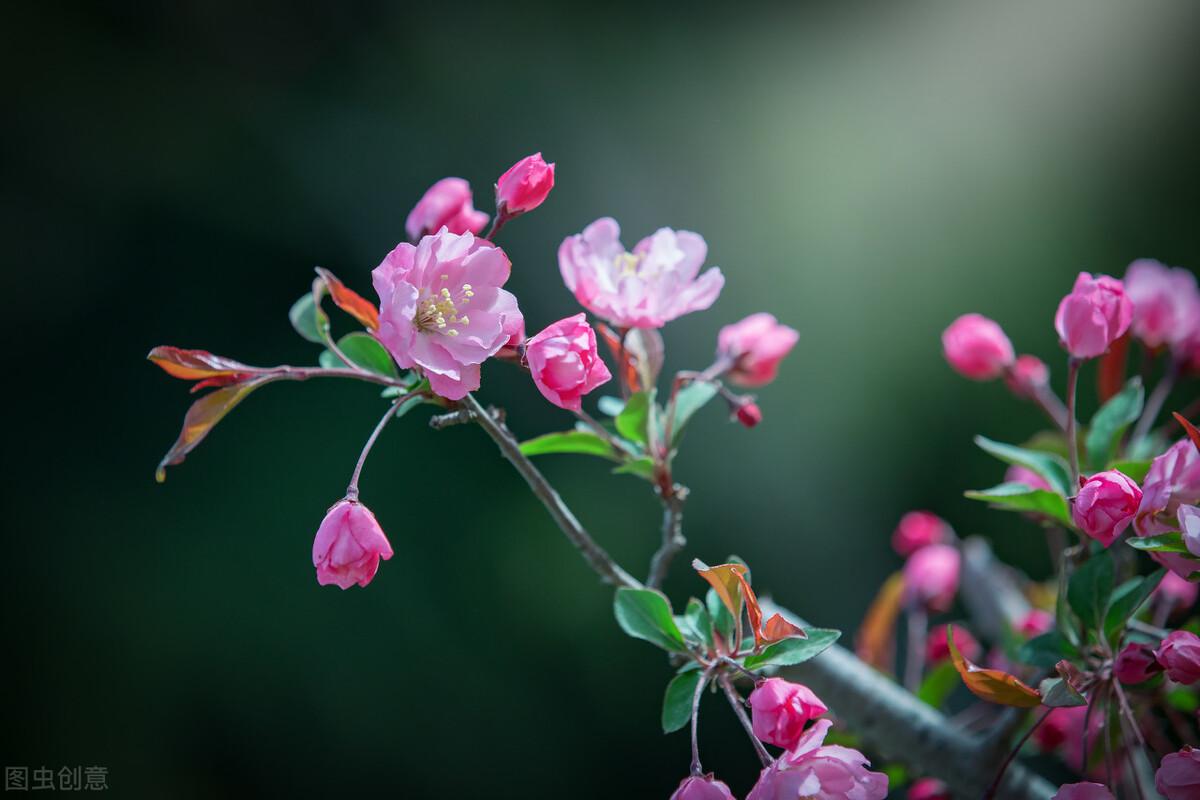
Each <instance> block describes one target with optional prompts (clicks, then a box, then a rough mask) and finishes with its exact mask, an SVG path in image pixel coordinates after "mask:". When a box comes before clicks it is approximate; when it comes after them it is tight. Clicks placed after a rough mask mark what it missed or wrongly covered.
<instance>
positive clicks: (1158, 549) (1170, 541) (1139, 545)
mask: <svg viewBox="0 0 1200 800" xmlns="http://www.w3.org/2000/svg"><path fill="white" fill-rule="evenodd" d="M1125 544H1127V545H1129V546H1130V547H1132V548H1134V549H1135V550H1145V551H1146V552H1148V553H1188V552H1189V551H1188V549H1187V545H1185V544H1184V543H1183V534H1182V533H1180V532H1179V531H1169V532H1167V533H1163V534H1160V535H1158V536H1145V537H1139V536H1130V537H1129V538H1128V539H1126V540H1125Z"/></svg>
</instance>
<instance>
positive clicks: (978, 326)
mask: <svg viewBox="0 0 1200 800" xmlns="http://www.w3.org/2000/svg"><path fill="white" fill-rule="evenodd" d="M942 351H943V352H944V353H945V355H946V360H947V361H948V362H950V366H952V367H954V369H955V370H956V371H957V372H958V373H959V374H960V375H962V376H963V377H965V378H970V379H971V380H974V381H990V380H992V379H993V378H999V377H1000V376H1001V375H1003V374H1004V371H1005V370H1006V369H1008V368H1009V367H1010V366H1012V364H1013V361H1014V359H1015V355H1014V353H1013V346H1012V342H1010V341H1009V340H1008V337H1007V336H1005V335H1004V330H1003V329H1002V328H1001V327H1000V326H999V325H998V324H996V323H995V322H993V321H992V320H990V319H988V318H987V317H985V316H982V315H980V314H963V315H962V316H961V317H959V318H958V319H956V320H954V322H952V323H950V327H948V328H946V330H945V331H943V332H942Z"/></svg>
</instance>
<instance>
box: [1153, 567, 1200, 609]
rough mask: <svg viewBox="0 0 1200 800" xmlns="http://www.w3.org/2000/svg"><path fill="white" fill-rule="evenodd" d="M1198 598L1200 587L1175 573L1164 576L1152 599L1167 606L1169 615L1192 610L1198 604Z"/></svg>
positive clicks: (1155, 588)
mask: <svg viewBox="0 0 1200 800" xmlns="http://www.w3.org/2000/svg"><path fill="white" fill-rule="evenodd" d="M1197 596H1200V585H1197V584H1194V583H1192V582H1191V581H1189V580H1187V579H1186V578H1181V577H1179V576H1178V575H1176V574H1175V573H1174V572H1168V573H1167V574H1166V575H1163V579H1162V581H1161V582H1160V583H1159V584H1158V586H1155V587H1154V591H1153V592H1152V593H1151V597H1154V598H1156V599H1157V601H1158V602H1161V603H1165V604H1167V606H1168V608H1169V609H1170V611H1169V612H1168V613H1173V612H1175V611H1180V610H1182V611H1186V610H1188V609H1190V608H1191V607H1192V606H1194V605H1195V604H1196V598H1197Z"/></svg>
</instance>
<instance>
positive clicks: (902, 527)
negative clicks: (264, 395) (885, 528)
mask: <svg viewBox="0 0 1200 800" xmlns="http://www.w3.org/2000/svg"><path fill="white" fill-rule="evenodd" d="M949 534H950V524H949V523H948V522H946V520H944V519H942V518H941V517H939V516H938V515H937V514H934V513H933V512H932V511H909V512H908V513H907V514H905V515H904V516H903V517H901V518H900V524H899V525H897V526H896V530H895V531H893V532H892V549H893V550H895V551H896V552H897V553H899V554H900V555H902V556H909V555H912V554H913V553H914V552H916V551H917V550H919V549H921V548H922V547H924V546H925V545H927V544H939V543H941V542H944V541H946V539H947V538H949Z"/></svg>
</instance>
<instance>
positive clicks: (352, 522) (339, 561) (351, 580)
mask: <svg viewBox="0 0 1200 800" xmlns="http://www.w3.org/2000/svg"><path fill="white" fill-rule="evenodd" d="M391 557H392V546H391V544H390V543H389V542H388V540H387V537H386V536H384V534H383V528H381V527H379V522H377V521H376V519H375V515H374V514H372V513H371V510H370V509H369V508H367V507H366V506H364V505H363V504H362V503H360V502H358V501H357V500H351V499H349V498H345V499H342V500H339V501H338V502H337V503H335V504H334V506H333V507H332V508H330V509H329V511H328V512H327V513H326V514H325V519H324V520H322V521H321V527H320V528H318V529H317V536H316V538H315V539H314V540H313V566H314V567H316V568H317V583H319V584H321V585H322V586H325V585H326V584H330V583H334V584H337V585H338V586H340V587H342V588H343V589H349V588H350V587H351V586H353V585H354V584H356V583H357V584H358V585H359V586H366V585H367V584H368V583H370V582H371V579H372V578H374V577H375V572H376V571H377V570H378V569H379V560H380V559H383V560H384V561H387V560H388V559H389V558H391Z"/></svg>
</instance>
